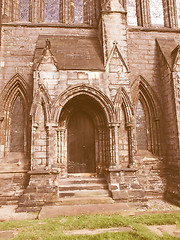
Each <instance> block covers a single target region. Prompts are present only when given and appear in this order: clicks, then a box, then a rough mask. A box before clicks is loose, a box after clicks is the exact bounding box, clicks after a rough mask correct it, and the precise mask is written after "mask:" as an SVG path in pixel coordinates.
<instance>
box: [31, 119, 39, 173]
mask: <svg viewBox="0 0 180 240" xmlns="http://www.w3.org/2000/svg"><path fill="white" fill-rule="evenodd" d="M37 128H38V124H37V123H33V124H32V137H31V170H34V169H36V163H35V161H34V153H35V134H36V130H37Z"/></svg>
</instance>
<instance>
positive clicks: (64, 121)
mask: <svg viewBox="0 0 180 240" xmlns="http://www.w3.org/2000/svg"><path fill="white" fill-rule="evenodd" d="M53 107H54V108H53V111H52V113H53V116H54V122H55V123H56V124H57V125H58V129H57V149H58V153H57V155H58V157H57V162H58V163H59V164H60V166H61V173H62V175H66V174H67V172H68V171H67V165H68V163H67V161H68V146H67V143H68V141H67V133H68V123H69V120H70V118H71V116H72V115H73V114H75V113H76V112H81V113H84V114H86V115H87V116H88V117H89V119H91V121H92V124H93V126H94V131H95V139H94V141H95V166H96V173H97V174H103V172H104V170H105V169H106V168H108V167H109V166H110V165H111V164H114V163H115V162H116V156H117V155H116V154H115V152H116V144H117V143H118V141H117V139H116V136H117V134H115V119H116V117H115V112H114V106H113V105H112V103H111V101H110V100H109V98H108V97H107V96H106V95H104V94H103V93H102V92H101V91H99V90H97V89H95V88H92V87H89V86H85V85H81V86H76V87H73V88H71V89H68V91H66V92H64V93H63V94H62V95H61V96H59V98H58V99H57V100H56V103H55V104H54V106H53Z"/></svg>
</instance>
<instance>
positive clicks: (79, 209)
mask: <svg viewBox="0 0 180 240" xmlns="http://www.w3.org/2000/svg"><path fill="white" fill-rule="evenodd" d="M16 208H17V205H2V206H0V221H8V220H25V219H37V218H39V219H43V218H48V217H57V216H64V215H65V216H73V215H80V214H102V213H104V214H121V215H123V216H127V215H139V214H146V213H163V212H164V213H173V212H180V208H179V207H177V206H174V205H171V204H170V203H167V202H165V201H163V200H151V201H148V205H147V206H146V207H137V206H136V205H135V204H132V203H113V204H87V205H73V206H44V207H42V209H41V211H40V212H39V213H38V212H36V213H24V212H23V213H19V212H18V213H16V212H15V211H16Z"/></svg>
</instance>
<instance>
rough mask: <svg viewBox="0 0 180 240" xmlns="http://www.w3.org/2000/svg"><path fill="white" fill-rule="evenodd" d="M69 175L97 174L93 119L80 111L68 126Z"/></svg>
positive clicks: (71, 117) (70, 120)
mask: <svg viewBox="0 0 180 240" xmlns="http://www.w3.org/2000/svg"><path fill="white" fill-rule="evenodd" d="M67 159H68V173H95V171H96V166H95V129H94V124H93V121H92V119H91V117H90V116H89V115H88V114H87V113H86V112H84V111H81V110H78V111H76V112H74V113H73V114H71V116H70V119H69V121H68V125H67Z"/></svg>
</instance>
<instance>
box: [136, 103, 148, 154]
mask: <svg viewBox="0 0 180 240" xmlns="http://www.w3.org/2000/svg"><path fill="white" fill-rule="evenodd" d="M136 139H137V149H138V150H147V149H148V148H147V123H146V115H145V111H144V108H143V105H142V103H141V101H140V100H138V103H137V107H136Z"/></svg>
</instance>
